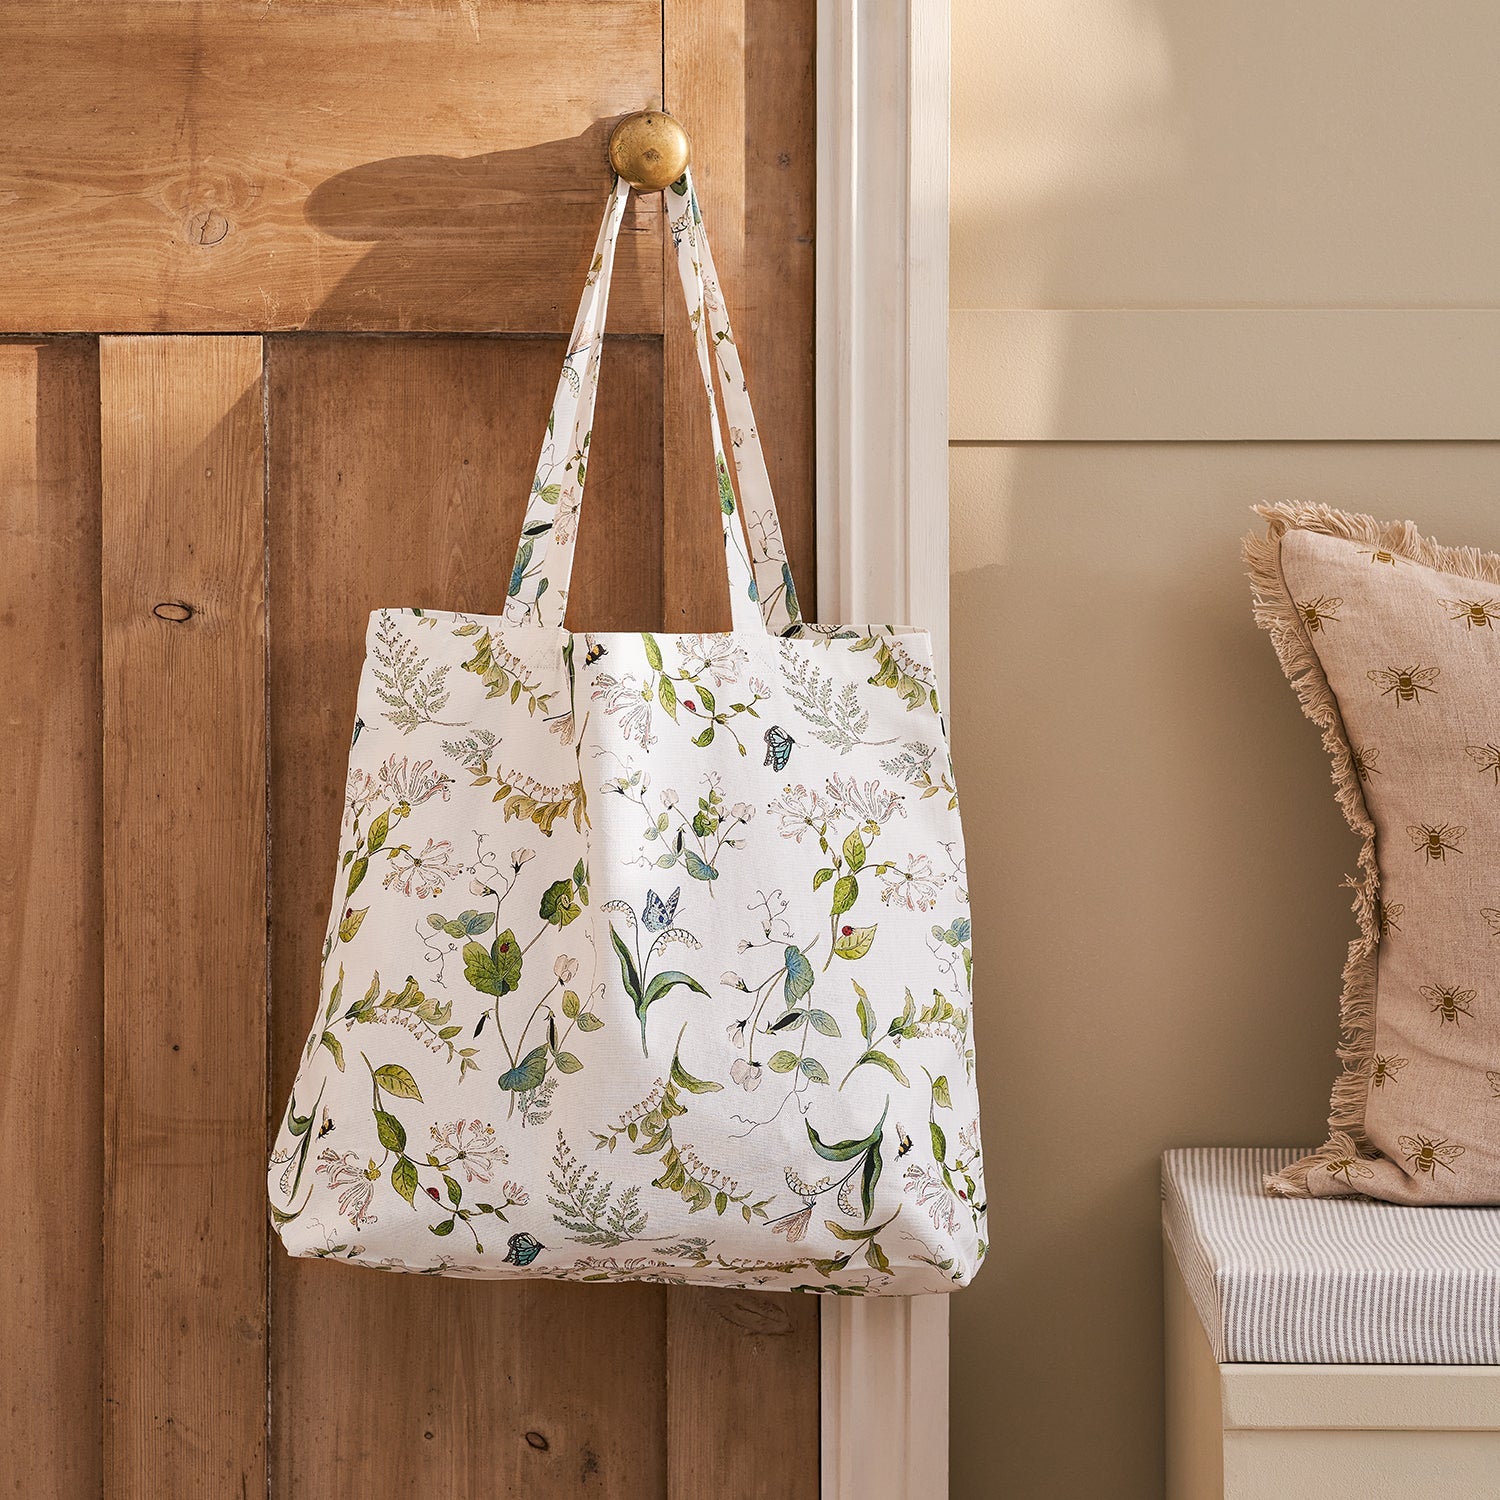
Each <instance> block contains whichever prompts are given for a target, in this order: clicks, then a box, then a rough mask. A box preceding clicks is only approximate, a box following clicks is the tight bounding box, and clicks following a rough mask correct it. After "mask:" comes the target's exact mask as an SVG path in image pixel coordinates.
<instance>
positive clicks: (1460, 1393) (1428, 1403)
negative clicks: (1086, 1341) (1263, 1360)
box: [1163, 1243, 1500, 1500]
mask: <svg viewBox="0 0 1500 1500" xmlns="http://www.w3.org/2000/svg"><path fill="white" fill-rule="evenodd" d="M1163 1249H1164V1260H1165V1302H1166V1394H1167V1500H1386V1497H1389V1500H1496V1497H1500V1366H1497V1365H1244V1364H1225V1365H1221V1364H1220V1363H1219V1362H1218V1361H1217V1360H1216V1359H1215V1358H1214V1352H1213V1348H1212V1346H1211V1345H1210V1344H1209V1341H1208V1334H1207V1333H1206V1332H1205V1331H1204V1328H1203V1324H1202V1321H1201V1320H1200V1318H1199V1317H1198V1311H1197V1309H1196V1308H1195V1307H1194V1306H1193V1301H1192V1298H1191V1297H1190V1296H1189V1295H1188V1290H1187V1287H1186V1285H1185V1284H1184V1283H1183V1279H1182V1272H1181V1270H1180V1269H1179V1267H1178V1265H1177V1257H1176V1256H1175V1255H1174V1254H1173V1252H1172V1249H1171V1246H1170V1245H1166V1244H1165V1243H1164V1245H1163Z"/></svg>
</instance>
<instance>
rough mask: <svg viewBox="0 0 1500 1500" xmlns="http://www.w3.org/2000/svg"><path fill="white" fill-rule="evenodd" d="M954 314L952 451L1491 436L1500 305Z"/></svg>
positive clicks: (1499, 387) (1497, 420)
mask: <svg viewBox="0 0 1500 1500" xmlns="http://www.w3.org/2000/svg"><path fill="white" fill-rule="evenodd" d="M951 317H952V344H951V353H950V364H951V368H952V370H953V371H954V372H955V376H954V380H953V411H952V436H953V439H954V441H967V442H987V443H1043V442H1124V443H1139V442H1245V441H1262V442H1274V441H1282V442H1295V441H1308V442H1339V441H1419V442H1420V441H1426V442H1453V441H1462V440H1464V439H1478V440H1494V439H1496V438H1500V309H1497V308H1139V309H1132V308H1126V309H1113V308H1100V309H1077V308H1004V309H971V310H959V309H955V310H954V311H953V313H952V315H951ZM960 374H961V377H962V378H959V375H960Z"/></svg>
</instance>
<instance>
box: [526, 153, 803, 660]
mask: <svg viewBox="0 0 1500 1500" xmlns="http://www.w3.org/2000/svg"><path fill="white" fill-rule="evenodd" d="M668 192H669V193H670V194H675V195H676V196H677V197H678V198H680V199H682V200H683V201H682V206H681V212H680V213H679V214H678V215H677V216H676V217H675V218H672V219H671V220H670V227H671V231H672V241H673V245H674V248H675V249H676V252H677V255H676V259H677V271H678V278H679V280H680V281H681V283H682V290H683V297H684V300H685V302H686V304H687V309H688V317H689V320H690V322H691V323H692V327H693V336H694V343H695V346H696V349H697V353H698V367H699V370H700V372H701V374H702V376H703V384H704V391H705V394H706V395H707V397H708V408H709V424H710V431H711V433H712V435H713V445H714V468H715V472H716V474H717V476H718V500H719V514H720V518H721V522H722V526H723V534H724V555H725V562H726V565H727V568H728V575H729V603H730V614H731V618H732V621H733V628H734V629H735V630H762V629H765V630H770V631H773V632H775V633H777V634H782V633H788V632H793V631H795V630H796V629H797V628H798V627H800V625H801V614H800V612H799V610H798V607H797V592H796V588H795V587H794V585H793V583H792V576H791V569H790V567H789V566H788V564H787V562H786V554H785V548H784V545H783V543H782V536H781V523H780V520H779V518H778V516H777V514H776V502H775V499H774V498H773V496H772V493H771V484H770V477H769V475H768V473H767V471H766V465H765V457H764V455H763V454H762V452H761V447H760V439H759V436H758V435H757V433H756V430H755V416H754V412H753V411H752V409H751V407H750V397H749V392H748V391H747V390H746V389H745V379H744V372H743V370H742V369H741V367H740V361H739V355H738V353H737V351H736V350H735V347H734V335H733V331H732V329H731V328H730V326H729V318H728V314H727V312H726V311H725V309H724V304H723V298H722V297H721V296H720V294H719V288H718V278H717V276H716V275H715V273H714V268H713V260H712V257H711V256H710V254H709V251H708V242H707V237H706V234H705V233H704V230H703V220H702V215H701V213H700V212H699V209H698V199H697V194H696V193H695V192H694V191H693V184H692V178H691V175H685V176H684V177H683V178H682V179H681V180H680V181H679V182H677V183H675V184H674V185H673V186H672V187H671V188H670V189H668ZM629 196H630V186H629V184H628V183H626V182H624V181H623V180H617V181H616V183H615V188H614V192H613V193H612V194H611V196H610V200H609V203H608V205H607V206H606V208H605V213H604V222H603V224H602V225H601V226H600V229H599V239H598V241H597V243H596V244H595V247H594V258H593V260H592V261H591V263H590V266H589V273H588V277H587V280H586V281H585V284H584V290H583V297H582V299H581V301H580V302H579V306H578V316H577V318H576V320H575V321H574V324H573V334H572V337H571V339H570V340H569V343H568V352H567V355H566V356H565V357H564V359H563V368H562V375H561V377H560V379H559V380H558V384H557V393H556V395H555V397H554V399H553V403H552V413H551V416H550V417H549V418H548V421H547V437H546V440H545V442H544V443H543V446H542V453H541V458H540V460H539V462H538V464H537V470H536V476H535V478H534V479H533V480H532V485H531V499H530V501H529V502H528V504H527V507H526V518H525V520H524V522H523V523H522V527H521V538H520V542H519V545H518V546H517V549H516V557H515V563H514V565H513V567H512V569H511V576H510V585H509V588H508V590H507V600H506V607H505V613H506V616H507V618H508V619H510V620H511V621H512V622H513V623H517V624H520V623H527V622H532V623H544V622H545V617H546V615H547V614H548V613H549V612H550V610H551V609H552V608H554V607H555V609H556V623H557V624H558V625H559V626H561V625H562V622H563V617H564V615H565V614H566V611H567V604H568V581H569V577H570V575H571V573H572V570H573V550H574V546H575V544H576V542H577V536H578V522H579V515H580V512H581V510H582V506H583V488H584V481H585V478H586V475H587V470H588V456H589V441H590V437H591V435H592V427H593V420H594V398H595V393H596V391H597V388H598V383H599V360H600V355H601V353H602V350H603V346H604V326H605V315H606V311H607V308H608V303H609V284H610V276H611V273H612V271H613V267H614V253H615V245H616V243H617V242H618V239H619V234H620V225H621V222H622V220H623V218H624V212H625V203H626V200H627V199H628V198H629ZM710 332H712V334H713V339H714V347H715V349H717V351H718V356H719V370H720V379H721V382H722V384H723V387H724V397H725V404H726V406H727V408H728V410H729V414H730V421H731V434H732V437H733V444H732V447H733V451H734V459H735V471H736V473H737V475H738V477H739V480H740V484H741V487H742V488H741V495H742V497H743V498H744V501H745V505H746V509H747V510H748V511H749V512H750V537H751V550H750V551H748V552H747V550H746V546H745V532H744V530H743V529H742V527H741V525H740V520H739V506H738V504H737V503H736V500H735V494H734V487H733V486H732V485H731V483H730V480H729V463H728V460H727V458H726V457H725V452H724V440H723V431H722V426H721V423H720V420H719V407H718V401H717V398H716V396H715V394H714V382H713V363H712V359H711V356H710V349H709V334H710ZM554 601H555V605H554Z"/></svg>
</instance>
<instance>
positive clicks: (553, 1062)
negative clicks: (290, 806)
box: [270, 179, 986, 1295]
mask: <svg viewBox="0 0 1500 1500" xmlns="http://www.w3.org/2000/svg"><path fill="white" fill-rule="evenodd" d="M627 192H628V190H626V189H625V188H624V187H623V185H622V186H621V187H620V188H618V189H617V191H616V193H615V194H614V196H613V197H612V199H611V202H610V207H609V212H608V214H607V215H606V220H605V225H604V229H603V230H602V231H601V237H600V245H599V249H598V252H597V253H596V256H595V259H594V264H593V268H592V269H591V271H590V276H589V285H588V287H587V289H586V291H585V297H584V305H583V307H582V308H581V309H580V317H579V325H578V327H577V328H575V330H574V338H573V341H572V344H571V346H570V348H571V350H572V352H571V353H570V355H569V357H568V361H567V363H566V365H565V369H564V375H563V380H562V382H561V383H560V385H559V388H558V402H557V404H556V406H555V408H554V412H553V419H552V422H551V423H550V424H549V432H548V440H547V445H546V448H545V450H544V454H543V459H542V464H541V468H540V470H539V473H538V476H537V482H536V483H535V485H534V486H533V491H532V496H531V501H530V505H529V507H528V510H527V514H526V519H525V523H524V526H523V534H522V537H521V540H520V546H519V549H518V553H517V558H516V564H515V567H514V569H513V572H512V575H511V578H510V580H509V585H508V589H507V600H506V605H505V608H504V610H503V612H502V613H501V614H499V615H495V616H477V615H466V614H459V613H452V612H442V611H433V610H428V609H395V608H392V609H383V610H378V611H376V613H375V614H374V615H373V616H372V617H371V620H370V624H369V632H368V637H367V654H366V659H365V666H364V672H363V675H362V678H361V682H360V687H359V695H358V702H357V705H356V720H355V730H354V736H353V744H352V747H351V751H350V766H349V774H348V781H347V785H346V788H345V797H344V806H343V822H342V840H341V848H340V852H339V858H338V871H337V875H336V884H335V891H334V903H333V910H332V913H331V917H330V920H329V924H328V930H327V937H326V940H325V943H324V947H323V953H322V976H321V990H320V996H319V1002H318V1010H317V1015H316V1020H315V1024H314V1025H313V1028H312V1031H311V1034H310V1035H309V1037H308V1041H307V1046H306V1048H305V1051H304V1054H303V1057H302V1061H301V1066H300V1069H299V1071H298V1074H297V1078H296V1081H295V1084H294V1086H293V1089H292V1094H291V1098H290V1100H289V1102H288V1105H287V1108H286V1111H285V1114H284V1116H283V1120H282V1124H281V1128H280V1132H279V1136H278V1139H277V1142H276V1145H275V1148H274V1151H273V1154H272V1159H271V1166H270V1193H271V1207H272V1215H273V1218H274V1220H275V1223H276V1225H277V1227H278V1229H279V1231H280V1234H281V1236H282V1238H283V1241H284V1242H285V1244H286V1246H287V1248H288V1250H289V1251H291V1252H292V1253H293V1254H296V1255H312V1256H326V1257H334V1258H337V1259H340V1260H344V1261H352V1262H356V1263H358V1264H361V1265H367V1266H373V1267H378V1268H385V1269H394V1270H404V1271H417V1272H429V1273H437V1274H443V1275H454V1276H481V1277H506V1276H523V1275H524V1276H537V1275H543V1276H550V1277H559V1278H566V1279H571V1280H582V1281H617V1280H651V1281H667V1282H694V1283H711V1284H719V1285H726V1286H738V1287H766V1288H784V1289H796V1290H807V1291H817V1292H842V1293H855V1294H858V1293H900V1294H903V1295H907V1294H914V1293H920V1292H934V1291H945V1290H951V1289H953V1288H954V1287H956V1286H961V1285H963V1284H965V1283H966V1282H968V1281H969V1280H970V1278H971V1277H972V1276H973V1275H974V1273H975V1271H976V1270H977V1268H978V1266H979V1264H980V1261H981V1260H982V1259H983V1256H984V1252H985V1235H986V1229H985V1191H984V1174H983V1169H982V1164H981V1151H980V1138H979V1115H978V1100H977V1095H976V1091H975V1086H974V1050H973V1029H972V1020H971V998H970V997H971V985H972V959H971V942H970V923H969V903H968V891H967V876H966V871H965V857H964V847H963V836H962V832H961V829H960V826H959V818H958V799H957V794H956V792H955V790H954V785H953V779H952V771H951V766H950V761H949V757H948V751H947V739H946V733H945V729H944V725H943V722H942V719H941V717H940V714H939V707H938V698H937V690H936V686H935V682H934V675H933V669H932V658H931V649H930V646H929V643H928V640H927V637H926V636H925V635H924V634H922V633H920V632H903V631H896V630H892V629H889V628H887V627H883V626H858V627H825V626H814V625H809V624H806V623H804V622H803V621H802V619H801V616H800V612H799V609H798V605H797V600H796V593H795V589H794V588H793V587H792V582H791V574H790V570H789V568H788V567H787V566H786V562H785V555H784V551H783V548H782V543H781V535H780V528H779V526H778V524H777V521H776V515H775V508H774V504H773V503H772V501H771V496H770V489H769V484H768V482H767V481H766V479H765V470H764V464H763V462H762V460H761V457H760V451H759V446H758V442H757V441H756V438H755V430H754V424H753V416H752V415H751V413H750V408H749V403H748V399H747V397H746V395H745V391H744V379H743V375H742V373H741V371H740V367H739V360H738V357H737V355H736V353H735V351H734V345H733V338H732V335H731V333H730V331H729V326H728V322H727V319H726V318H725V315H724V311H723V306H722V302H721V301H720V299H719V297H718V292H717V285H716V281H715V278H714V274H713V267H712V261H711V259H710V258H709V256H708V253H707V247H706V243H705V242H704V239H703V235H702V227H701V222H700V221H699V219H698V215H697V205H696V200H695V198H694V196H693V193H692V190H691V184H690V182H688V181H687V180H686V179H684V181H683V182H681V183H679V184H678V185H677V187H676V189H675V190H674V191H673V192H669V194H668V198H669V200H674V212H673V216H672V230H673V237H674V240H675V241H676V243H677V247H678V259H679V268H680V269H681V271H682V274H683V283H684V288H685V290H686V292H687V296H688V306H689V313H690V316H691V318H692V320H693V323H694V327H695V331H696V333H697V336H698V344H699V354H700V363H701V367H702V371H703V374H704V377H705V383H706V384H708V385H709V394H710V400H711V401H712V388H711V380H710V373H711V370H712V368H713V366H712V364H711V363H710V361H711V360H716V361H717V366H718V369H719V374H720V379H721V383H722V385H723V388H724V391H725V397H726V403H727V405H728V408H729V416H730V429H729V435H730V443H729V448H730V451H731V452H732V453H733V455H734V462H735V465H736V469H737V473H738V477H739V484H740V496H741V497H743V500H744V503H745V506H746V509H747V512H748V517H747V519H748V522H749V524H748V526H747V527H745V528H743V529H742V527H741V524H740V516H739V501H738V500H737V497H736V495H735V491H734V488H733V486H732V485H731V484H730V482H729V467H728V465H729V460H728V459H727V458H726V456H725V452H724V445H723V443H722V441H721V440H720V439H719V426H718V420H717V413H716V412H715V414H714V431H715V440H716V441H715V446H716V449H717V466H718V473H719V483H718V485H717V490H716V492H715V491H714V490H711V491H710V493H712V494H714V495H715V499H716V501H717V503H718V505H719V509H720V513H721V516H722V518H723V522H724V535H725V553H726V562H727V564H728V573H729V579H730V587H731V590H732V597H733V600H734V617H735V629H734V631H733V632H731V633H728V634H719V635H699V634H681V635H672V634H667V633H649V632H643V633H635V634H619V633H613V634H607V635H584V634H581V633H580V634H577V635H575V634H573V633H571V632H569V631H568V630H566V629H565V628H564V627H563V624H562V619H563V613H564V610H565V608H566V598H567V580H568V573H569V570H570V567H571V559H572V547H573V541H574V538H575V536H576V530H577V524H578V518H579V512H580V506H581V500H582V492H583V482H584V476H585V472H586V467H587V451H588V439H589V425H590V423H591V421H592V409H593V394H594V388H595V384H596V382H597V377H598V364H599V353H600V348H601V345H602V334H603V325H604V312H605V305H606V302H607V295H608V284H609V267H610V262H611V259H612V252H613V244H614V238H615V236H616V235H617V233H618V230H619V225H620V219H621V215H622V212H623V207H624V203H625V199H626V196H627ZM710 337H711V338H712V344H710ZM747 539H748V546H747V545H746V543H747ZM330 811H331V812H332V810H330Z"/></svg>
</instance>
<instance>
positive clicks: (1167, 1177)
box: [1162, 1147, 1500, 1365]
mask: <svg viewBox="0 0 1500 1500" xmlns="http://www.w3.org/2000/svg"><path fill="white" fill-rule="evenodd" d="M1306 1154H1307V1153H1306V1152H1305V1151H1302V1150H1261V1149H1251V1150H1247V1149H1238V1148H1228V1147H1215V1148H1207V1149H1201V1150H1193V1151H1168V1152H1167V1153H1166V1154H1165V1155H1164V1156H1163V1157H1162V1223H1163V1227H1164V1229H1165V1231H1166V1235H1167V1239H1168V1241H1169V1242H1170V1244H1171V1246H1172V1249H1173V1251H1174V1252H1175V1253H1176V1256H1177V1262H1178V1264H1179V1265H1180V1266H1181V1267H1182V1274H1183V1279H1184V1280H1185V1281H1186V1283H1187V1286H1188V1290H1189V1291H1190V1292H1191V1293H1192V1297H1193V1301H1194V1303H1195V1304H1196V1306H1197V1308H1198V1314H1199V1316H1200V1317H1201V1318H1202V1319H1203V1326H1204V1328H1206V1329H1207V1330H1208V1336H1209V1340H1210V1342H1211V1343H1212V1345H1213V1349H1214V1354H1215V1356H1216V1357H1217V1358H1218V1360H1219V1361H1220V1363H1224V1364H1239V1363H1250V1364H1362V1365H1363V1364H1393V1365H1494V1364H1500V1208H1406V1207H1401V1206H1397V1205H1395V1204H1391V1203H1380V1202H1376V1201H1375V1200H1373V1199H1368V1198H1275V1197H1270V1196H1268V1195H1267V1194H1266V1193H1265V1191H1264V1189H1263V1188H1262V1186H1261V1182H1262V1179H1263V1178H1264V1177H1266V1176H1267V1175H1268V1174H1270V1173H1275V1172H1279V1171H1281V1170H1282V1168H1284V1167H1285V1166H1287V1165H1288V1163H1290V1162H1293V1161H1296V1160H1298V1159H1299V1158H1300V1157H1303V1156H1305V1155H1306Z"/></svg>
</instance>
